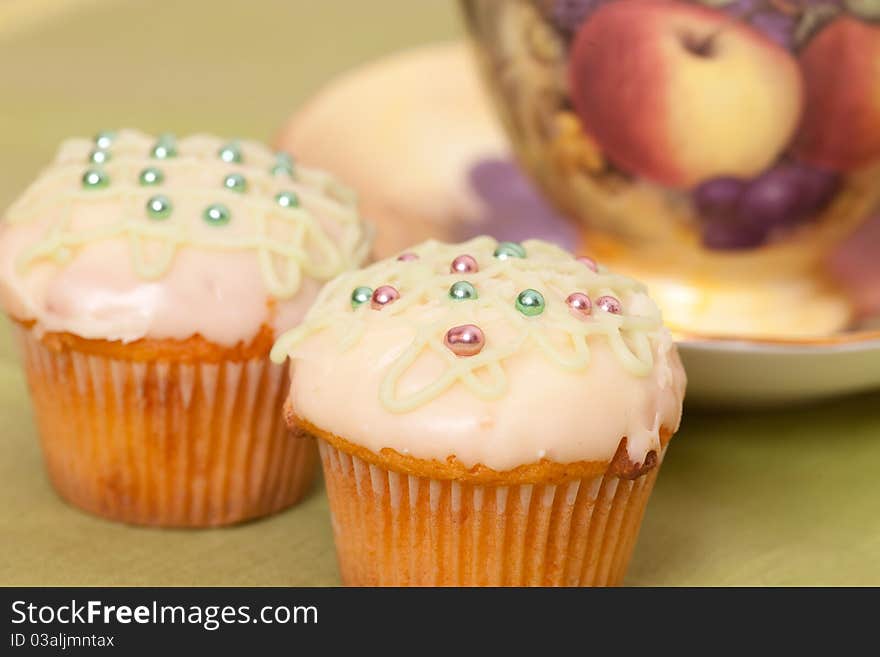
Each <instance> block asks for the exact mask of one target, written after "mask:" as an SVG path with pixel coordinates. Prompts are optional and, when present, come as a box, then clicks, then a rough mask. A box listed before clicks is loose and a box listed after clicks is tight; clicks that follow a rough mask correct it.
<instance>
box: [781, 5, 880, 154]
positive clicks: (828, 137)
mask: <svg viewBox="0 0 880 657" xmlns="http://www.w3.org/2000/svg"><path fill="white" fill-rule="evenodd" d="M800 63H801V68H802V69H803V72H804V82H805V87H806V107H805V108H804V118H803V123H802V125H801V129H800V132H799V135H798V139H797V144H796V147H795V148H796V152H797V154H798V155H799V156H800V157H801V158H803V159H804V160H806V161H807V162H811V163H813V164H817V165H820V166H824V167H829V168H832V169H838V170H842V171H848V170H851V169H857V168H859V167H861V166H864V165H866V164H868V163H870V162H871V161H872V160H876V159H878V158H880V27H878V26H876V25H869V24H867V23H862V22H860V21H858V20H856V19H855V18H849V17H843V18H838V19H836V20H834V21H833V22H832V23H831V24H829V25H828V26H826V27H825V28H824V29H823V30H822V31H821V32H819V33H818V34H817V35H816V36H814V37H813V39H812V40H811V41H810V42H809V43H808V44H807V46H806V48H804V50H803V51H802V52H801V55H800Z"/></svg>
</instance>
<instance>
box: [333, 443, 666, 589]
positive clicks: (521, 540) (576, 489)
mask: <svg viewBox="0 0 880 657" xmlns="http://www.w3.org/2000/svg"><path fill="white" fill-rule="evenodd" d="M318 447H319V450H320V453H321V461H322V464H323V467H324V478H325V480H326V482H327V491H328V495H329V498H330V511H331V518H332V523H333V533H334V538H335V540H336V551H337V556H338V558H339V566H340V571H341V574H342V579H343V581H344V582H345V584H347V585H349V586H613V585H617V584H620V583H621V581H622V580H623V576H624V574H625V572H626V568H627V565H628V564H629V560H630V556H631V554H632V550H633V547H634V546H635V543H636V538H637V536H638V532H639V526H640V525H641V521H642V514H643V513H644V510H645V506H646V505H647V502H648V497H649V496H650V494H651V489H652V488H653V486H654V481H655V479H656V477H657V471H658V469H659V465H658V467H655V468H653V469H651V470H650V471H649V472H648V473H646V474H645V475H642V476H641V477H638V478H637V479H635V480H627V479H619V478H618V477H616V476H612V475H606V476H600V477H594V478H588V479H580V480H574V481H571V482H567V483H564V484H559V485H550V484H547V485H538V484H525V485H523V484H518V485H511V486H487V485H477V484H471V483H467V482H460V481H447V480H434V479H428V478H424V477H417V476H412V475H406V474H401V473H398V472H394V471H391V470H387V469H385V468H382V467H380V466H377V465H374V464H371V463H367V462H366V461H364V460H362V459H360V458H358V457H356V456H352V455H350V454H348V453H346V452H343V451H341V450H339V449H337V448H335V447H334V446H332V445H330V444H329V443H327V442H325V441H322V440H319V441H318Z"/></svg>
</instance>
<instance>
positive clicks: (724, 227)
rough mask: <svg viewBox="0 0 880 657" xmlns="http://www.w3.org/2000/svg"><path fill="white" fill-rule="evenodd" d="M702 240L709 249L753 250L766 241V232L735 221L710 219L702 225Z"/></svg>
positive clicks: (754, 226)
mask: <svg viewBox="0 0 880 657" xmlns="http://www.w3.org/2000/svg"><path fill="white" fill-rule="evenodd" d="M702 238H703V246H705V247H706V248H709V249H716V250H719V251H721V250H724V251H732V250H737V249H754V248H755V247H758V246H761V245H762V244H763V243H764V241H765V240H766V239H767V231H766V230H763V229H762V228H761V227H760V226H756V225H754V224H748V223H743V222H741V221H737V220H735V219H734V220H732V221H731V220H730V219H710V220H709V221H707V222H705V224H704V225H703V235H702Z"/></svg>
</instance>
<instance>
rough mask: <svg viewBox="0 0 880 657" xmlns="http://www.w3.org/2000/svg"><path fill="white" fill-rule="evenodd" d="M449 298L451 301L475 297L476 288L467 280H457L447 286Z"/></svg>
mask: <svg viewBox="0 0 880 657" xmlns="http://www.w3.org/2000/svg"><path fill="white" fill-rule="evenodd" d="M449 298H450V299H452V300H453V301H467V300H469V299H476V298H477V288H475V287H474V286H473V285H471V284H470V283H468V282H467V281H458V282H457V283H453V284H452V287H450V288H449Z"/></svg>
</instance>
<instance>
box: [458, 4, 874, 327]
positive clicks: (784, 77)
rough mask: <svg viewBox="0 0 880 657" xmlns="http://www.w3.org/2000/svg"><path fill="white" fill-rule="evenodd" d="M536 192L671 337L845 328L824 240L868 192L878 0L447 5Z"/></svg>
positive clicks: (846, 229) (836, 238) (832, 239)
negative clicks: (643, 289)
mask: <svg viewBox="0 0 880 657" xmlns="http://www.w3.org/2000/svg"><path fill="white" fill-rule="evenodd" d="M462 6H463V8H464V13H465V17H466V21H467V24H468V27H469V30H470V33H471V35H472V36H473V37H474V41H475V44H476V46H477V48H476V50H477V54H478V59H479V62H480V65H481V69H482V71H483V73H484V79H485V81H486V83H487V85H488V87H489V88H490V90H491V92H492V96H493V98H494V100H495V104H496V108H497V111H498V113H499V115H500V116H501V119H502V121H503V123H504V125H505V127H506V129H507V131H508V133H509V135H510V137H511V140H512V142H513V146H514V148H515V150H516V152H517V154H518V157H519V158H520V160H521V162H522V163H523V164H524V166H525V168H526V169H527V171H528V172H529V173H530V175H531V176H532V177H533V178H534V179H535V180H536V181H537V183H538V184H539V186H540V187H541V189H542V190H543V191H544V193H545V194H546V196H547V197H548V198H549V199H550V200H551V201H553V202H554V204H555V205H557V207H559V208H560V209H562V210H563V211H564V212H565V213H566V214H568V215H570V216H573V217H577V218H578V219H580V220H583V222H584V225H585V226H586V234H587V240H588V243H589V245H590V248H591V249H592V250H593V252H594V254H595V255H596V256H597V257H599V258H602V259H603V260H605V261H607V262H610V263H613V264H614V265H615V266H617V267H618V268H622V269H625V270H628V271H629V272H630V273H632V274H634V275H636V276H639V277H641V278H643V279H644V280H646V281H647V282H648V284H649V286H650V287H651V288H652V293H653V294H654V295H655V296H656V297H657V298H658V299H659V300H660V303H661V305H662V306H663V309H664V313H665V315H666V318H667V321H668V322H669V323H670V324H671V325H672V326H673V327H674V328H677V329H679V330H681V331H683V332H687V333H692V334H698V335H713V336H732V337H744V336H746V337H776V338H778V337H784V338H810V337H816V336H827V335H831V334H834V333H837V332H839V331H841V330H845V329H846V328H847V327H852V326H855V325H857V323H858V321H859V317H858V309H857V307H856V305H855V304H854V303H853V300H852V299H850V298H849V297H848V295H847V294H846V293H845V292H844V291H843V290H842V288H840V287H839V286H838V285H837V284H836V282H835V281H834V280H833V278H832V277H831V276H830V275H829V273H828V269H827V261H828V258H829V255H830V253H831V252H832V250H833V249H835V248H836V247H837V246H838V245H839V244H840V243H841V242H842V241H844V240H845V239H846V238H847V237H849V236H851V235H852V234H853V232H854V231H855V229H856V228H857V227H858V226H859V225H860V224H861V223H862V222H863V221H864V219H865V217H867V215H868V214H869V213H870V212H871V210H872V209H873V208H875V207H876V206H877V204H878V201H880V0H692V1H689V0H507V1H505V2H496V1H494V0H462Z"/></svg>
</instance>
